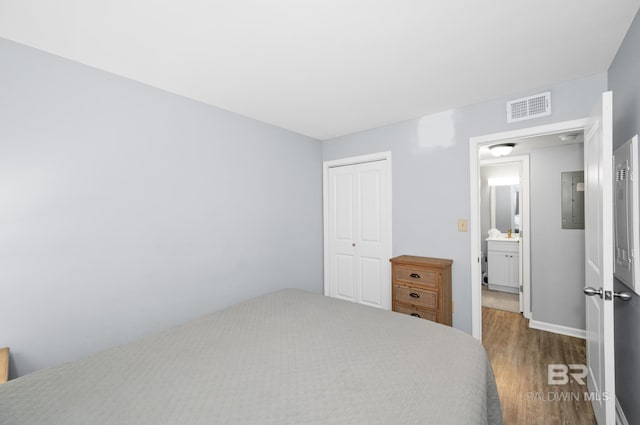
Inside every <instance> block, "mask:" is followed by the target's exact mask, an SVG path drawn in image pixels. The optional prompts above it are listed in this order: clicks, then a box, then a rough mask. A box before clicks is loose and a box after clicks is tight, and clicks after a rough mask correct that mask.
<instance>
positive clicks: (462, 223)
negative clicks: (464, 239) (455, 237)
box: [458, 218, 467, 232]
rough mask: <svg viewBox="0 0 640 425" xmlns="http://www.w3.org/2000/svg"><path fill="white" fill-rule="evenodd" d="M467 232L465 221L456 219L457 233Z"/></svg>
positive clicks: (464, 219)
mask: <svg viewBox="0 0 640 425" xmlns="http://www.w3.org/2000/svg"><path fill="white" fill-rule="evenodd" d="M466 231H467V219H466V218H459V219H458V232H466Z"/></svg>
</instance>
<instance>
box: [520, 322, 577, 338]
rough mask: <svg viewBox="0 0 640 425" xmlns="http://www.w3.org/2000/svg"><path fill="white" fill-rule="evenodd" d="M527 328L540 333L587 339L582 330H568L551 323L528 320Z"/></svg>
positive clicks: (565, 327)
mask: <svg viewBox="0 0 640 425" xmlns="http://www.w3.org/2000/svg"><path fill="white" fill-rule="evenodd" d="M529 327H530V328H533V329H539V330H541V331H547V332H553V333H555V334H561V335H568V336H573V337H575V338H581V339H587V332H586V331H585V330H584V329H576V328H570V327H568V326H562V325H554V324H553V323H546V322H539V321H537V320H533V319H532V320H529Z"/></svg>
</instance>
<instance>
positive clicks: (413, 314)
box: [411, 313, 420, 317]
mask: <svg viewBox="0 0 640 425" xmlns="http://www.w3.org/2000/svg"><path fill="white" fill-rule="evenodd" d="M411 315H412V316H413V317H420V315H419V314H418V313H411Z"/></svg>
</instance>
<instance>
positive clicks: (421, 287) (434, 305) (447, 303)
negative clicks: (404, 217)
mask: <svg viewBox="0 0 640 425" xmlns="http://www.w3.org/2000/svg"><path fill="white" fill-rule="evenodd" d="M389 261H391V284H392V288H393V289H392V296H393V311H397V312H398V313H404V314H409V315H411V316H415V317H421V318H423V319H427V320H432V321H434V322H438V323H442V324H444V325H449V326H451V316H452V310H453V309H452V305H451V264H452V263H453V260H445V259H442V258H429V257H416V256H412V255H401V256H400V257H395V258H392V259H391V260H389Z"/></svg>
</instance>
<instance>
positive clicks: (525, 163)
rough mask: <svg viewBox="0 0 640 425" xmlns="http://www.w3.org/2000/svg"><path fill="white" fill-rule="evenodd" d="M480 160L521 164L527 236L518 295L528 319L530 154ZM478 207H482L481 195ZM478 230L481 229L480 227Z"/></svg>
mask: <svg viewBox="0 0 640 425" xmlns="http://www.w3.org/2000/svg"><path fill="white" fill-rule="evenodd" d="M479 161H480V167H483V166H485V165H496V164H511V163H518V164H520V200H519V201H520V219H521V220H520V228H521V229H523V230H524V235H525V236H524V238H521V239H520V241H521V244H520V261H519V264H518V277H519V282H520V285H522V292H518V297H519V301H520V308H521V310H522V315H523V316H524V317H525V318H527V319H531V255H530V252H531V238H530V233H531V220H530V218H531V216H530V212H531V211H530V210H529V199H530V198H529V195H530V192H529V189H530V187H529V155H515V156H504V157H500V158H492V159H483V160H479ZM480 184H482V182H480ZM478 209H480V198H479V197H478ZM478 227H480V226H478ZM478 231H480V229H478ZM480 245H481V246H482V235H480ZM480 269H482V264H480ZM481 304H482V301H481Z"/></svg>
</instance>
